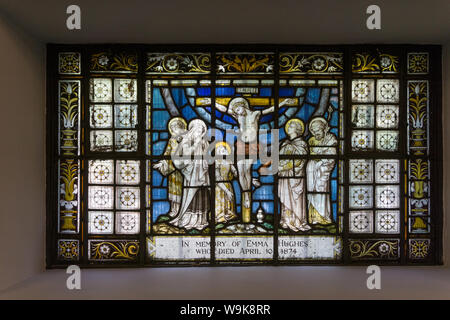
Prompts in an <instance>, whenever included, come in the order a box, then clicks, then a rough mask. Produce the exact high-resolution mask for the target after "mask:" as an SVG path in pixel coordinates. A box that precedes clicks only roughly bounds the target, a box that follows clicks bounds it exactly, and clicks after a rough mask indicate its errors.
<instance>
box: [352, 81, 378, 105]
mask: <svg viewBox="0 0 450 320" xmlns="http://www.w3.org/2000/svg"><path fill="white" fill-rule="evenodd" d="M374 98H375V81H374V80H364V79H361V80H353V81H352V101H353V102H374Z"/></svg>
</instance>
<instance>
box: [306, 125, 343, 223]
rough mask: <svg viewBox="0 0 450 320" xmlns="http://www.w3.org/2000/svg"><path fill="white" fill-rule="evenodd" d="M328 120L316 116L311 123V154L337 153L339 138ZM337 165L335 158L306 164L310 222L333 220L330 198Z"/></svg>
mask: <svg viewBox="0 0 450 320" xmlns="http://www.w3.org/2000/svg"><path fill="white" fill-rule="evenodd" d="M329 130H330V128H329V127H328V122H327V121H326V120H325V119H324V118H322V117H316V118H313V119H312V120H311V122H310V123H309V131H310V132H311V134H312V137H311V138H310V139H309V140H308V144H309V150H310V155H311V156H314V155H334V154H336V145H337V138H336V136H335V135H334V134H332V133H330V132H329ZM334 166H335V160H334V159H325V158H317V159H311V160H309V161H308V164H307V166H306V176H307V190H308V192H309V193H308V211H309V223H311V224H330V223H332V222H333V220H332V212H331V199H330V175H331V172H332V171H333V169H334Z"/></svg>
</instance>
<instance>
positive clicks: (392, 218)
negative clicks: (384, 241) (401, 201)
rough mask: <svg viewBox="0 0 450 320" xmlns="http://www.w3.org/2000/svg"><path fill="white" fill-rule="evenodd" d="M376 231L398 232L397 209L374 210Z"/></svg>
mask: <svg viewBox="0 0 450 320" xmlns="http://www.w3.org/2000/svg"><path fill="white" fill-rule="evenodd" d="M375 232H376V233H400V212H399V211H376V212H375Z"/></svg>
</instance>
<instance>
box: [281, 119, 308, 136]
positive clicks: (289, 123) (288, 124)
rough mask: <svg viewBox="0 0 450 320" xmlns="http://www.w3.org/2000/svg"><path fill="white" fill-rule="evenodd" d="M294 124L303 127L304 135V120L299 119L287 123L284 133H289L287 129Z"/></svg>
mask: <svg viewBox="0 0 450 320" xmlns="http://www.w3.org/2000/svg"><path fill="white" fill-rule="evenodd" d="M292 123H299V124H300V126H301V127H302V133H301V134H303V133H304V132H305V123H304V122H303V121H302V120H300V119H298V118H293V119H291V120H289V121H288V122H286V124H285V125H284V131H285V132H287V129H288V128H289V126H290V125H291V124H292Z"/></svg>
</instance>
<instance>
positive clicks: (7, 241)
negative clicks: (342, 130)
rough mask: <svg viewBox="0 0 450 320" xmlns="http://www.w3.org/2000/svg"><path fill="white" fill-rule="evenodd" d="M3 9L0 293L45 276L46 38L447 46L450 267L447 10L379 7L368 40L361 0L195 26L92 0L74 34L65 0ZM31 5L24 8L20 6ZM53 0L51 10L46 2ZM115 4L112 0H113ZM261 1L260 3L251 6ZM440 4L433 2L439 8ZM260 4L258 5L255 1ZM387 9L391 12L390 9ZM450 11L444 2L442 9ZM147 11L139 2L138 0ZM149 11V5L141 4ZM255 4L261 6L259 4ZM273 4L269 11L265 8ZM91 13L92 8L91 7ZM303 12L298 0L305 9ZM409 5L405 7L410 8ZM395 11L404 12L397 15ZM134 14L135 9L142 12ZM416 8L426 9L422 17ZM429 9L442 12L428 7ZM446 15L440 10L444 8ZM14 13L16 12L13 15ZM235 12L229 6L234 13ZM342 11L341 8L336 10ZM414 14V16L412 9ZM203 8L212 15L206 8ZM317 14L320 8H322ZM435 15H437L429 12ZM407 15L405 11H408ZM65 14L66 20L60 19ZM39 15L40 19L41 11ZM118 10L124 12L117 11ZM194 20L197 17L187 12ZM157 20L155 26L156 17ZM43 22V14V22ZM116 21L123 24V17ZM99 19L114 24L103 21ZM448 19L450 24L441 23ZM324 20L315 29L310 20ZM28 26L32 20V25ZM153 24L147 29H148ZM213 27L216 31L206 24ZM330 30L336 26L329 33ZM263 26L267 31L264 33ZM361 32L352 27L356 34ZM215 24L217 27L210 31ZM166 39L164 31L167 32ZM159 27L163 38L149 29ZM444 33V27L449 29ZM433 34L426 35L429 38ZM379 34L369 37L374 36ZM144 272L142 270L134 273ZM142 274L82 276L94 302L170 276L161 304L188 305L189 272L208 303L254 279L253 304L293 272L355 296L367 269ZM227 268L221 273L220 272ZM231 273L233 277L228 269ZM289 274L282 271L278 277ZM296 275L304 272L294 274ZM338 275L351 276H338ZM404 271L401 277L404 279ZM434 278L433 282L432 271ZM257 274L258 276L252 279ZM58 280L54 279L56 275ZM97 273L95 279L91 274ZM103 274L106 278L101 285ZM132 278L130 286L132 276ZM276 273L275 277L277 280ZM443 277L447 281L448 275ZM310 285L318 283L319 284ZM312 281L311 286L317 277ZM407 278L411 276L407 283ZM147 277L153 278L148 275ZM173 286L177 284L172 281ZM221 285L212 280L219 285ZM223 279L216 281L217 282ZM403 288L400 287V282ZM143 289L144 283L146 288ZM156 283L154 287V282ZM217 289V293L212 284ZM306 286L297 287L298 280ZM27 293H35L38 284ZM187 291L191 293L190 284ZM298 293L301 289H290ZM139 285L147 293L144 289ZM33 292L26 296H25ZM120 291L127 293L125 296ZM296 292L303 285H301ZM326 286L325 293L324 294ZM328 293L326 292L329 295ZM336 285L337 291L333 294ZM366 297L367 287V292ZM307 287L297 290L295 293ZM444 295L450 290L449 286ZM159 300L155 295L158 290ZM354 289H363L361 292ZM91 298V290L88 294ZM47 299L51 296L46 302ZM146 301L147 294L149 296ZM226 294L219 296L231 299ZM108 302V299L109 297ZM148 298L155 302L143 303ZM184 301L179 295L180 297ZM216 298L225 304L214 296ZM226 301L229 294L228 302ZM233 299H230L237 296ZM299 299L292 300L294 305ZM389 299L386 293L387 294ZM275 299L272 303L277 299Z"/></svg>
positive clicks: (447, 112) (59, 284)
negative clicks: (324, 277)
mask: <svg viewBox="0 0 450 320" xmlns="http://www.w3.org/2000/svg"><path fill="white" fill-rule="evenodd" d="M0 2H5V3H4V4H2V6H3V5H4V6H5V7H6V6H7V5H8V6H10V7H14V8H12V9H11V12H13V11H14V10H16V12H20V14H18V15H17V17H18V18H20V23H16V21H12V22H11V21H10V20H9V19H7V18H6V17H5V16H3V15H0V44H1V47H0V93H1V98H0V108H1V109H0V110H1V113H0V119H1V120H0V121H1V125H0V139H1V141H2V145H1V147H2V149H1V151H0V168H1V169H2V171H1V174H0V204H1V205H0V243H1V245H2V247H1V248H2V250H1V251H0V291H1V290H2V289H4V288H6V287H9V286H11V285H13V284H16V283H18V282H20V281H22V280H24V279H27V278H29V277H32V276H33V275H36V274H39V273H41V272H42V271H43V270H44V256H45V251H44V250H45V123H44V122H45V117H44V113H45V47H44V43H45V42H47V41H56V42H67V43H71V42H72V43H74V42H86V43H87V42H108V41H122V42H146V43H151V42H154V43H164V42H172V43H182V42H197V43H201V42H203V43H208V42H209V43H219V42H248V41H249V39H251V40H252V42H265V43H289V42H290V43H314V42H322V43H349V42H353V43H364V42H377V43H380V42H391V43H392V42H395V43H406V42H409V43H415V42H416V43H417V42H420V43H430V42H431V43H436V44H437V43H446V45H445V47H444V72H443V73H444V84H443V93H444V105H443V124H444V126H443V130H444V140H443V141H444V144H443V148H444V150H443V154H444V165H443V167H444V172H443V176H444V178H443V179H444V219H445V220H444V221H445V228H444V229H445V230H447V231H445V238H444V239H445V240H444V254H445V257H444V261H445V263H446V266H447V267H448V266H450V261H449V260H450V259H449V258H450V245H449V244H448V243H449V241H450V237H449V232H448V230H450V170H449V168H450V162H449V159H450V144H449V143H448V141H450V125H448V122H449V121H450V42H449V39H448V34H449V33H448V32H447V36H446V38H444V37H442V33H439V32H436V33H433V30H440V31H443V30H444V31H445V28H446V26H445V24H444V22H445V21H448V17H447V15H446V14H445V9H442V8H440V5H437V4H436V3H434V4H432V5H431V4H426V3H425V4H424V2H423V1H412V2H411V1H409V2H403V4H402V3H400V1H399V2H393V1H389V2H386V5H385V6H384V7H383V8H384V9H383V10H384V12H385V14H384V15H383V21H384V22H383V23H384V25H383V30H382V31H380V32H378V31H377V32H373V33H371V34H370V35H369V34H368V33H367V30H365V29H364V27H363V24H364V20H363V17H364V16H363V15H361V12H364V11H363V10H364V6H365V5H366V4H365V3H363V2H358V4H356V5H355V6H353V5H350V4H349V5H348V6H347V7H348V8H346V10H343V7H341V2H339V1H337V2H336V1H328V3H329V4H330V5H329V6H328V5H327V6H325V5H324V3H325V1H321V3H320V4H321V5H323V7H324V8H328V9H327V10H323V11H321V12H320V17H318V12H319V9H320V7H318V8H316V9H315V10H313V11H312V12H310V11H306V10H300V9H301V8H297V9H295V8H292V9H289V8H291V7H292V6H294V7H295V5H294V2H292V1H284V3H285V4H286V3H288V4H289V5H286V6H282V5H281V4H280V5H278V2H274V3H276V4H277V6H278V7H279V8H281V9H282V10H281V9H280V11H281V12H278V14H276V15H275V16H274V18H275V19H273V20H272V17H271V14H272V13H273V12H274V11H273V10H271V8H267V10H264V14H263V15H257V14H255V13H254V12H253V11H249V10H237V11H236V12H234V13H233V15H231V16H230V14H231V13H230V12H228V11H226V10H225V11H220V9H221V8H212V7H208V8H207V11H208V10H210V11H214V12H216V13H220V14H219V16H218V19H215V18H212V19H211V17H209V16H205V15H203V14H202V12H201V10H200V12H196V15H197V16H198V17H199V19H194V20H192V21H190V22H189V23H187V24H186V25H184V26H182V28H180V25H179V24H176V23H172V21H173V20H172V21H168V20H167V19H166V16H167V15H168V14H169V13H170V12H172V11H170V12H169V11H167V10H150V9H149V10H143V9H140V8H137V7H136V6H137V4H136V1H132V3H133V5H130V6H129V8H128V9H127V10H131V9H130V8H135V10H137V11H138V12H135V11H133V12H128V11H126V12H125V14H124V13H123V12H122V11H121V9H122V8H123V5H122V3H121V2H120V3H119V1H116V2H115V4H111V6H113V5H114V6H116V7H117V10H112V9H111V8H110V7H108V10H109V11H108V12H107V13H106V14H104V4H100V5H99V4H98V3H96V2H92V1H89V2H88V1H80V3H82V7H83V8H84V9H83V10H84V11H83V12H84V13H85V15H84V20H83V21H84V23H85V26H86V27H85V28H84V29H83V30H82V31H81V32H79V33H71V32H68V31H67V30H64V28H63V27H61V26H64V12H65V8H64V5H65V4H64V3H63V2H61V1H46V3H47V4H46V5H45V6H43V4H42V3H40V2H36V1H23V2H22V1H20V3H19V2H13V1H8V2H7V3H6V1H1V0H0ZM24 2H27V5H26V6H25V5H23V3H24ZM50 2H53V4H50ZM110 2H113V1H110ZM254 2H255V3H256V1H254ZM434 2H436V1H434ZM258 3H260V1H258ZM387 3H389V4H390V5H392V8H390V9H388V8H387V7H386V6H387ZM407 3H408V4H409V3H411V6H407ZM444 3H446V5H447V6H448V4H449V2H448V0H447V1H446V2H444ZM141 4H142V3H141ZM142 5H143V4H142ZM146 5H147V6H153V3H151V2H147V4H146ZM157 5H158V6H165V5H167V6H168V5H169V4H168V3H167V2H158V4H157ZM255 5H256V4H255ZM266 5H267V4H266ZM88 6H92V7H91V8H87V7H88ZM299 6H300V2H299ZM404 6H405V7H404ZM397 7H398V8H397ZM136 8H137V9H136ZM189 8H190V10H191V11H196V10H197V8H195V6H189ZM420 8H423V10H421V9H420ZM432 8H438V9H436V10H434V11H433V10H432ZM439 8H440V9H439ZM13 9H14V10H13ZM172 9H173V10H174V11H173V12H174V13H176V16H175V17H174V20H177V19H182V18H183V17H184V18H185V17H186V16H187V15H188V14H186V12H185V10H182V8H181V7H177V6H174V7H173V8H172ZM231 9H233V8H230V10H231ZM338 9H340V10H338ZM406 9H408V10H406ZM20 10H22V11H20ZM205 10H206V9H205ZM320 10H321V9H320ZM427 10H428V11H430V10H431V11H433V12H432V13H434V15H433V14H429V12H428V14H427ZM406 11H408V12H407V14H406ZM61 12H62V13H63V14H61ZM37 13H39V14H37ZM119 13H120V14H119ZM191 13H192V12H191ZM149 14H152V15H153V16H157V17H155V19H156V20H155V19H150V18H149V16H148V15H149ZM44 15H46V16H44ZM119 16H120V19H119ZM99 17H103V18H104V19H106V20H108V19H109V20H108V21H107V22H105V21H104V20H101V19H98V18H99ZM401 17H404V18H405V23H401V22H399V21H400V20H399V18H401ZM444 19H447V20H444ZM319 20H320V21H321V22H323V23H320V24H319V25H317V24H315V25H314V21H319ZM30 21H31V22H30ZM147 23H148V24H151V28H150V27H148V26H147ZM209 24H212V25H209ZM19 25H24V26H27V31H26V32H23V31H22V30H21V29H20V27H18V26H19ZM305 25H306V26H308V25H314V28H308V27H305ZM330 25H331V26H333V27H331V28H330ZM264 26H266V29H264V28H263V27H264ZM355 26H356V27H355ZM213 27H214V28H215V29H213ZM166 28H169V29H168V31H166V33H164V32H159V31H161V30H167V29H166ZM154 30H158V32H153V31H154ZM447 30H448V28H447ZM30 34H35V35H36V37H38V38H39V39H40V40H39V41H35V40H33V38H31V37H30V36H29V35H30ZM433 34H434V36H430V35H433ZM372 35H373V36H372ZM438 269H440V268H433V267H432V268H430V269H428V270H429V271H428V272H430V273H431V274H432V275H433V274H434V276H435V277H434V278H433V279H434V282H432V283H430V285H431V286H433V288H430V289H429V291H430V292H431V291H433V289H434V288H436V290H435V293H436V294H439V293H440V292H445V290H444V291H439V290H442V289H444V287H440V288H439V287H438V284H439V283H442V284H445V283H447V282H448V273H441V272H436V273H433V272H434V271H436V270H438ZM138 270H139V269H138ZM138 270H131V272H130V270H128V271H125V270H121V271H118V272H114V274H111V273H110V272H109V271H108V272H106V271H104V270H89V271H85V272H86V275H87V276H89V277H91V280H92V281H94V279H99V280H98V282H96V283H95V286H94V285H93V284H94V282H92V286H91V287H92V288H94V287H95V288H97V289H96V290H97V291H96V295H93V296H92V297H96V298H101V297H102V293H103V294H106V293H109V294H110V295H111V294H117V295H119V293H123V294H124V295H125V296H121V297H126V295H127V294H128V296H129V293H130V292H132V291H133V290H130V286H132V287H133V286H134V287H135V288H136V289H137V291H136V292H138V293H140V292H145V290H147V289H148V288H156V287H157V286H156V287H151V286H147V284H149V283H148V282H145V281H142V280H143V279H149V277H152V276H158V277H159V276H161V277H164V275H174V276H173V277H172V276H170V277H168V278H167V281H168V282H167V288H166V289H164V288H161V287H160V288H159V291H158V292H159V297H164V294H167V296H165V297H170V296H171V293H172V292H173V291H172V290H179V291H180V292H182V293H183V294H185V296H184V298H189V297H191V298H194V297H199V296H198V295H197V296H195V295H190V292H191V290H193V289H194V288H193V286H194V285H193V284H192V283H184V282H183V281H182V279H183V278H186V277H185V276H184V274H187V273H196V274H197V278H196V279H198V281H197V282H195V289H196V290H197V291H198V290H200V291H202V292H204V294H205V295H204V297H209V296H211V295H209V293H210V291H208V290H210V289H212V290H213V291H215V292H218V291H219V290H220V288H224V289H225V287H226V286H227V284H228V288H229V290H230V291H228V293H229V294H232V293H233V291H232V288H237V287H235V283H236V281H237V280H241V281H242V280H243V279H246V277H248V281H250V282H252V283H250V284H249V286H248V287H247V290H246V291H242V292H245V293H247V294H248V297H260V296H261V295H257V296H254V295H252V292H253V294H260V293H261V292H273V293H274V294H275V293H276V292H278V291H277V290H279V288H280V287H279V285H280V283H282V284H284V285H289V284H291V281H290V280H291V279H292V277H297V275H298V276H299V277H300V276H301V277H302V278H303V279H308V275H314V273H317V272H318V270H326V271H327V273H330V274H332V275H333V279H335V281H337V282H339V283H334V289H333V290H335V291H336V292H335V293H333V292H334V291H333V290H332V291H330V294H329V296H328V297H332V295H333V294H335V296H336V297H339V296H341V297H346V295H345V294H343V291H344V290H347V291H348V292H350V291H351V290H352V287H351V285H349V286H348V287H347V289H345V288H342V287H340V286H339V285H340V284H341V283H344V284H345V283H349V284H350V283H351V281H352V279H353V278H354V275H358V277H363V276H361V274H362V275H364V270H362V269H361V268H354V267H352V268H341V267H336V268H325V269H314V268H313V269H311V268H292V269H289V271H287V270H286V268H283V269H274V268H256V269H255V268H245V271H242V268H236V269H232V270H231V271H230V268H215V269H214V271H211V270H210V269H206V268H202V269H198V270H189V271H187V270H186V269H158V270H157V271H156V269H152V270H145V271H138ZM222 270H223V273H221V272H222ZM227 270H228V271H227ZM281 270H283V271H281ZM297 270H299V272H297ZM342 270H345V271H344V272H342ZM401 270H404V272H402V271H401ZM399 273H401V275H403V277H404V278H405V279H404V283H405V285H404V286H402V285H400V286H398V285H396V286H395V287H396V289H395V290H396V291H395V294H394V292H393V293H392V295H391V296H392V297H401V293H402V292H404V293H408V292H410V293H411V292H420V291H421V290H420V287H425V285H422V284H424V283H422V282H421V283H419V284H418V287H416V288H415V290H411V288H409V287H408V286H407V285H406V284H411V283H417V280H418V279H422V280H423V281H425V279H426V277H427V276H426V272H425V270H424V269H423V268H415V269H411V268H401V267H398V268H396V269H395V274H396V276H393V277H392V281H394V280H395V279H397V278H399V277H398V276H397V275H399ZM430 273H428V275H429V274H430ZM251 274H256V275H258V276H257V277H256V278H252V277H251V276H250V275H251ZM56 275H57V276H56ZM94 275H95V277H94ZM97 275H101V277H100V278H98V277H97ZM133 275H134V277H135V278H134V279H131V277H132V276H133ZM274 275H276V276H274ZM445 275H447V278H446V277H445ZM64 277H65V275H64V271H63V270H59V271H56V270H55V271H53V272H51V273H46V274H45V275H44V278H39V279H41V280H42V281H43V282H39V281H41V280H39V279H38V280H36V281H35V280H33V279H34V278H33V279H31V280H29V281H28V282H26V283H27V284H26V285H25V286H24V287H23V288H25V289H23V290H22V291H20V294H19V295H17V296H16V297H19V298H20V297H25V296H26V295H27V292H28V294H31V292H34V294H35V295H36V296H37V297H39V294H40V292H42V290H44V291H45V290H48V292H55V297H58V294H59V293H58V292H57V291H53V290H54V289H55V290H56V289H57V288H60V289H61V290H63V289H64V287H63V285H64ZM313 278H314V277H313ZM313 278H311V279H313ZM407 278H408V279H407ZM111 279H118V282H119V284H123V286H122V289H120V288H119V287H120V286H119V287H110V286H108V283H110V282H111ZM150 279H151V278H150ZM170 279H173V281H172V282H171V283H169V280H170ZM214 279H215V280H214ZM221 279H222V280H223V279H225V280H224V281H222V282H221V281H219V280H221ZM261 279H263V280H264V282H265V283H264V286H265V290H264V291H261V288H260V286H257V285H255V284H256V283H259V280H261ZM314 279H318V280H317V281H316V282H310V285H311V286H314V287H317V290H322V289H323V290H324V292H325V291H326V292H328V291H329V290H328V289H329V288H330V287H333V283H332V282H328V283H324V281H322V283H321V282H320V277H316V278H314ZM402 281H403V280H402ZM140 284H142V285H140ZM150 284H151V283H150ZM212 284H214V285H213V286H212V287H211V285H212ZM297 284H298V285H300V283H297ZM33 285H34V287H33V288H31V287H30V286H33ZM189 286H190V287H189ZM292 286H295V285H294V284H292ZM139 287H140V288H141V290H142V291H139ZM27 288H29V289H27ZM123 288H127V290H125V291H123ZM298 288H300V287H298ZM320 288H322V289H320ZM327 288H328V289H327ZM336 288H340V289H336ZM363 289H364V290H365V288H363ZM299 290H301V288H300V289H299ZM446 290H447V291H448V289H446ZM152 292H154V293H155V295H156V296H158V292H157V291H152ZM355 292H358V291H355ZM85 293H86V292H85ZM86 294H87V295H85V296H84V297H85V298H86V297H89V294H92V291H89V292H87V293H86ZM47 296H48V295H47ZM144 296H145V294H143V296H141V297H144ZM225 296H226V295H223V296H220V297H225ZM103 297H105V295H103ZM147 297H150V296H147ZM176 297H177V298H181V295H178V296H176ZM215 297H219V296H218V295H216V296H215ZM227 297H230V295H228V296H227ZM231 297H232V296H231ZM295 297H296V296H295V295H294V294H293V295H292V296H291V298H295ZM297 297H305V294H304V295H303V296H302V295H297ZM384 297H390V296H384ZM272 298H273V297H272Z"/></svg>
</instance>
